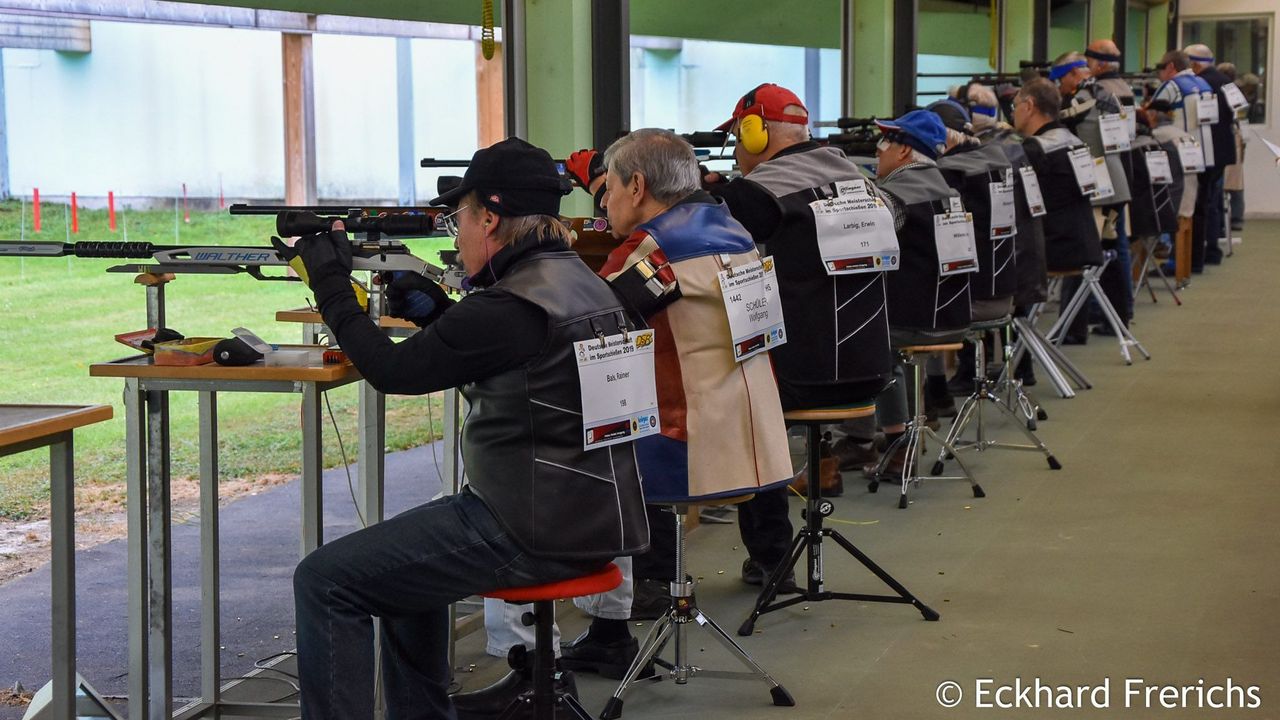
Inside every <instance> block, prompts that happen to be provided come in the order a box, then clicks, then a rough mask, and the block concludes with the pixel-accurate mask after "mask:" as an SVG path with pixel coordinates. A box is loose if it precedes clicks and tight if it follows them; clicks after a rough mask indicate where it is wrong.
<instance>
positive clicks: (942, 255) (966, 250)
mask: <svg viewBox="0 0 1280 720" xmlns="http://www.w3.org/2000/svg"><path fill="white" fill-rule="evenodd" d="M933 240H934V243H935V244H936V245H937V246H938V274H939V275H941V276H943V277H946V276H948V275H959V274H960V273H968V272H974V271H976V270H977V269H978V248H977V245H976V244H975V243H974V241H973V215H971V214H970V213H967V212H949V213H943V214H941V215H934V216H933Z"/></svg>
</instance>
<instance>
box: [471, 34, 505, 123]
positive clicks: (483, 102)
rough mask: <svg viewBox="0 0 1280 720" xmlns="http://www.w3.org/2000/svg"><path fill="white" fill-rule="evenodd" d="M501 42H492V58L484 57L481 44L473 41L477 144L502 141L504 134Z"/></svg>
mask: <svg viewBox="0 0 1280 720" xmlns="http://www.w3.org/2000/svg"><path fill="white" fill-rule="evenodd" d="M502 50H503V48H502V43H495V44H494V48H493V59H492V60H485V59H484V52H483V51H482V50H481V49H480V43H476V142H477V147H482V148H485V147H489V146H490V145H492V144H494V143H496V142H499V141H501V140H505V139H506V137H507V125H506V118H505V116H504V114H503V106H504V105H505V102H504V99H503V98H504V96H503V94H502V69H503V63H504V62H505V61H504V60H503V57H502Z"/></svg>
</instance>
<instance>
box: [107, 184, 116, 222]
mask: <svg viewBox="0 0 1280 720" xmlns="http://www.w3.org/2000/svg"><path fill="white" fill-rule="evenodd" d="M107 226H108V227H110V228H111V232H115V231H116V194H115V192H114V191H111V190H108V191H107Z"/></svg>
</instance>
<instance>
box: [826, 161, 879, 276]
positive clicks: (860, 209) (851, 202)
mask: <svg viewBox="0 0 1280 720" xmlns="http://www.w3.org/2000/svg"><path fill="white" fill-rule="evenodd" d="M836 192H837V193H838V194H837V195H836V197H833V198H827V199H825V200H815V201H813V202H811V203H809V208H810V209H811V210H812V211H813V221H814V226H815V228H816V230H817V234H818V252H819V254H820V255H821V257H822V266H823V267H824V268H826V271H827V274H828V275H851V274H854V273H865V272H880V271H882V270H897V269H898V235H897V233H896V232H894V229H893V213H891V212H889V208H888V207H886V206H885V204H884V201H883V200H881V199H880V198H878V197H875V196H873V195H871V193H870V192H869V191H868V189H867V185H866V181H865V180H863V179H861V178H856V179H853V180H845V181H841V182H837V183H836Z"/></svg>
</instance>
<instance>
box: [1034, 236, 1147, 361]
mask: <svg viewBox="0 0 1280 720" xmlns="http://www.w3.org/2000/svg"><path fill="white" fill-rule="evenodd" d="M1115 256H1116V253H1115V251H1114V250H1107V251H1106V252H1105V253H1103V261H1102V264H1101V265H1091V266H1089V267H1086V268H1085V269H1084V273H1083V276H1082V278H1081V280H1082V282H1081V283H1080V287H1079V289H1077V290H1076V293H1075V295H1073V296H1071V300H1070V302H1068V303H1067V306H1066V307H1064V308H1062V309H1061V310H1060V311H1059V313H1058V321H1057V322H1055V323H1054V324H1053V327H1051V328H1049V332H1048V333H1047V334H1046V335H1045V337H1046V338H1048V339H1049V340H1051V341H1052V342H1053V343H1054V344H1055V345H1061V344H1062V338H1064V337H1066V334H1067V328H1069V327H1071V323H1072V321H1074V320H1075V319H1076V315H1078V314H1080V311H1081V310H1083V309H1084V307H1085V303H1087V302H1088V301H1089V298H1090V297H1092V298H1093V299H1094V301H1095V302H1097V303H1098V307H1100V308H1102V315H1103V317H1105V318H1106V319H1107V324H1108V325H1110V326H1111V331H1112V332H1114V333H1115V336H1116V341H1117V342H1119V343H1120V355H1121V356H1123V357H1124V364H1125V365H1132V364H1133V358H1132V357H1130V355H1129V347H1130V346H1133V347H1136V348H1138V352H1140V353H1142V356H1143V357H1144V358H1146V359H1147V360H1150V359H1151V353H1149V352H1147V349H1146V348H1144V347H1142V343H1140V342H1138V338H1136V337H1134V336H1133V333H1131V332H1129V328H1127V327H1125V326H1124V322H1123V321H1122V320H1121V319H1120V315H1119V313H1117V312H1116V309H1115V307H1114V306H1112V305H1111V301H1110V300H1108V299H1107V294H1106V293H1104V292H1102V285H1101V284H1100V283H1099V282H1098V278H1100V277H1102V271H1103V270H1105V269H1106V268H1107V265H1109V264H1110V263H1111V261H1112V260H1114V259H1115Z"/></svg>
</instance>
